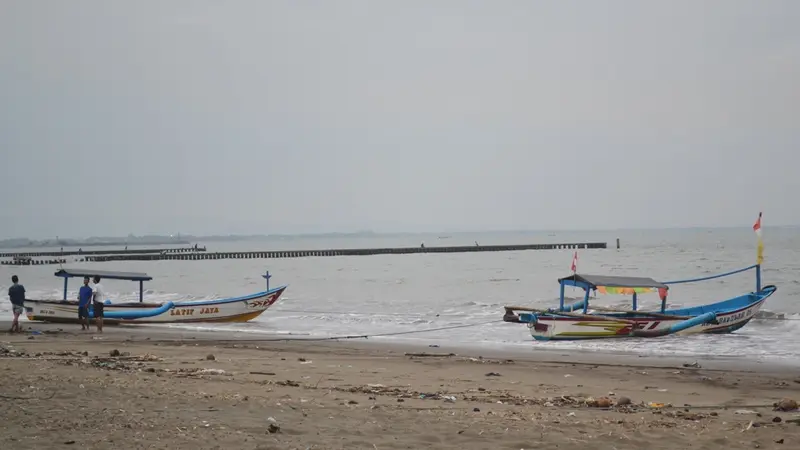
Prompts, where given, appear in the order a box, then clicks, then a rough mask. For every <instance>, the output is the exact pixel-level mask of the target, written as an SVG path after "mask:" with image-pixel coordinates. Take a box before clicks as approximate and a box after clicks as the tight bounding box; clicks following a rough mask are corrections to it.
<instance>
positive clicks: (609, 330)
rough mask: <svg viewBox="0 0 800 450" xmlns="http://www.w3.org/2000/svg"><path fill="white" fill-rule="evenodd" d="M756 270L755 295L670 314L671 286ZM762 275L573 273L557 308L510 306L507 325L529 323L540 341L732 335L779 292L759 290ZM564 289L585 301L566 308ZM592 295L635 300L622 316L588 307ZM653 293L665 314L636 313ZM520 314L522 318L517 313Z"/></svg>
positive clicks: (562, 281) (768, 288) (563, 281)
mask: <svg viewBox="0 0 800 450" xmlns="http://www.w3.org/2000/svg"><path fill="white" fill-rule="evenodd" d="M754 268H755V269H756V273H757V275H756V279H757V281H756V290H755V291H753V292H750V293H747V294H744V295H740V296H737V297H734V298H731V299H728V300H723V301H720V302H716V303H711V304H706V305H702V306H693V307H688V308H680V309H666V301H667V292H668V290H669V285H670V284H677V283H684V282H693V281H703V280H708V279H713V278H720V277H723V276H728V275H732V274H734V273H739V272H742V271H745V270H750V269H754ZM760 272H761V271H760V266H759V265H754V266H750V267H747V268H744V269H740V270H737V271H734V272H729V273H726V274H722V275H715V276H711V277H704V278H697V279H693V280H682V281H673V282H664V283H662V282H658V281H656V280H653V279H652V278H640V277H615V276H598V275H580V274H573V275H570V276H568V277H565V278H561V279H559V280H558V281H559V284H560V285H561V297H560V299H561V301H560V306H559V307H558V308H550V309H547V310H540V309H534V308H525V307H516V306H506V307H505V310H506V312H505V315H504V317H503V320H505V321H506V322H514V323H524V324H527V326H528V328H529V329H530V333H531V336H533V338H534V339H536V340H540V341H550V340H575V339H601V338H627V337H659V336H666V335H669V334H676V333H677V334H693V333H731V332H734V331H736V330H738V329H740V328H742V327H743V326H745V325H746V324H747V323H748V322H749V321H750V320H751V319H752V318H753V317H754V316H755V314H756V313H757V312H758V311H759V310H760V309H761V307H762V305H763V304H764V302H765V301H766V299H767V298H768V297H769V296H770V295H772V294H773V293H775V290H776V289H777V288H776V287H775V286H773V285H768V286H764V287H761V274H760ZM566 286H575V287H578V288H581V289H584V298H583V300H581V301H579V302H577V303H575V304H573V305H564V288H565V287H566ZM592 291H595V292H597V291H599V292H601V293H609V294H629V295H631V296H632V309H631V310H627V311H622V310H614V309H611V308H601V307H590V305H589V298H590V296H589V293H590V292H592ZM654 291H658V292H659V294H660V297H661V309H660V310H659V311H640V310H638V309H637V306H638V305H637V300H638V295H639V294H642V293H646V292H654ZM516 311H520V313H519V314H517V313H516ZM523 311H524V312H523Z"/></svg>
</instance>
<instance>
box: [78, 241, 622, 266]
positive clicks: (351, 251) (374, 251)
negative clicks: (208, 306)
mask: <svg viewBox="0 0 800 450" xmlns="http://www.w3.org/2000/svg"><path fill="white" fill-rule="evenodd" d="M603 248H607V244H606V243H605V242H587V243H567V244H519V245H480V246H478V245H475V246H471V245H465V246H458V247H422V246H420V247H398V248H346V249H329V250H272V251H250V252H206V253H189V254H152V255H107V256H88V257H86V260H87V261H153V260H207V259H263V258H304V257H313V256H369V255H408V254H418V253H468V252H512V251H523V250H561V249H603Z"/></svg>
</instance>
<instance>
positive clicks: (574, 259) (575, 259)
mask: <svg viewBox="0 0 800 450" xmlns="http://www.w3.org/2000/svg"><path fill="white" fill-rule="evenodd" d="M577 271H578V252H577V251H576V252H575V254H574V255H573V256H572V273H575V272H577Z"/></svg>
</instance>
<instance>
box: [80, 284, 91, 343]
mask: <svg viewBox="0 0 800 450" xmlns="http://www.w3.org/2000/svg"><path fill="white" fill-rule="evenodd" d="M90 301H92V287H91V286H89V277H83V286H81V289H80V290H79V291H78V321H79V322H80V323H81V330H88V329H89V302H90Z"/></svg>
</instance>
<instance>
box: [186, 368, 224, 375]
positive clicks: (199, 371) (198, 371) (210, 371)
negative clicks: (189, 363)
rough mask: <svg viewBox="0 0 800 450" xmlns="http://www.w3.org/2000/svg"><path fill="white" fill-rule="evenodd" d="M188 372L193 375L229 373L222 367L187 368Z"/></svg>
mask: <svg viewBox="0 0 800 450" xmlns="http://www.w3.org/2000/svg"><path fill="white" fill-rule="evenodd" d="M187 372H189V373H191V374H192V375H225V374H226V373H227V372H225V371H224V370H222V369H194V370H191V369H190V370H187Z"/></svg>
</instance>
